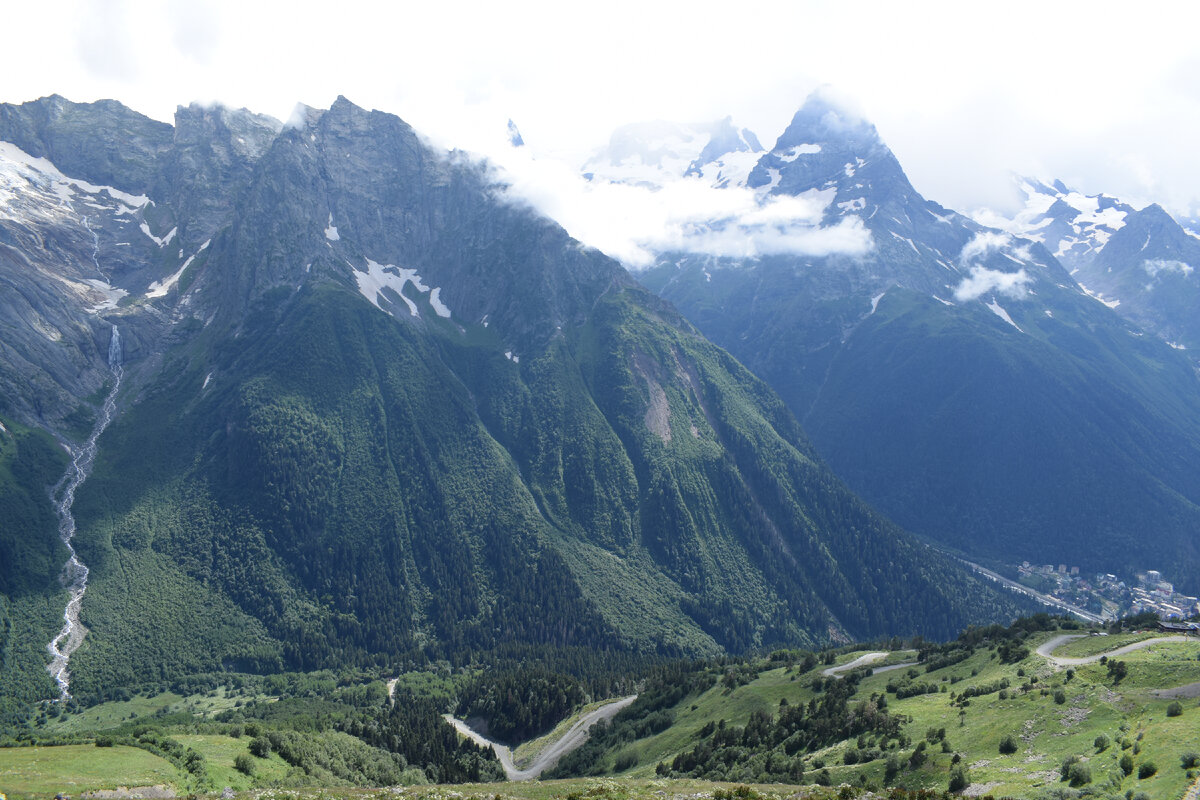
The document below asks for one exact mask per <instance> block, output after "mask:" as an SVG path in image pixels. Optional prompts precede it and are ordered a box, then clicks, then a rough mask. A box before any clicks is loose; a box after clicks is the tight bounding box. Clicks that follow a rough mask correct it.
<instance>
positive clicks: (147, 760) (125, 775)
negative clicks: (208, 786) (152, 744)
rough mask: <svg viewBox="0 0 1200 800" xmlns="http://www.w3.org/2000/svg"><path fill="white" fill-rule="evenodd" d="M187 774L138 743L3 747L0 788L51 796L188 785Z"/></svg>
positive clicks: (14, 797) (16, 795)
mask: <svg viewBox="0 0 1200 800" xmlns="http://www.w3.org/2000/svg"><path fill="white" fill-rule="evenodd" d="M185 783H186V781H185V779H184V776H183V775H182V774H181V773H180V772H179V770H177V769H176V768H175V767H174V766H173V765H172V764H171V762H169V761H167V760H166V759H164V758H159V757H158V756H156V755H153V754H151V753H147V752H146V751H145V750H139V749H137V748H136V747H120V746H118V747H95V746H93V745H64V746H61V747H5V748H0V791H3V792H4V793H5V794H7V795H8V799H9V800H23V799H24V798H35V797H36V798H39V800H40V798H47V797H53V796H54V795H55V794H56V793H58V792H62V793H63V794H68V795H77V794H79V792H82V791H85V790H88V789H115V788H117V787H118V786H156V785H159V784H166V785H170V786H182V785H184V784H185Z"/></svg>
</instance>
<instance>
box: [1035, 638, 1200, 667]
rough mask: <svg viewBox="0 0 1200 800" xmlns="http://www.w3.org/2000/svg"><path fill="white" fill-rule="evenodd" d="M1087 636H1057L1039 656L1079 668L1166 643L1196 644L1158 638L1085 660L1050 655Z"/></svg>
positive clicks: (1046, 645) (1183, 639) (1061, 664)
mask: <svg viewBox="0 0 1200 800" xmlns="http://www.w3.org/2000/svg"><path fill="white" fill-rule="evenodd" d="M1086 636H1087V634H1086V633H1067V634H1063V635H1061V636H1055V637H1054V638H1053V639H1051V640H1050V641H1048V642H1046V643H1045V644H1043V645H1042V646H1041V647H1039V648H1038V649H1037V654H1038V655H1039V656H1041V657H1042V658H1044V659H1046V660H1047V661H1049V662H1050V663H1051V664H1053V665H1054V666H1056V667H1078V666H1080V665H1082V664H1093V663H1095V662H1097V661H1099V660H1100V659H1102V658H1105V657H1110V656H1120V655H1124V654H1125V653H1132V652H1133V651H1134V650H1141V649H1143V648H1146V647H1150V646H1151V645H1155V644H1163V643H1165V642H1194V641H1196V640H1195V639H1193V638H1191V637H1188V636H1156V637H1154V638H1153V639H1143V640H1142V641H1140V642H1134V643H1133V644H1127V645H1125V646H1124V647H1115V648H1113V649H1112V650H1108V651H1106V652H1104V653H1096V654H1095V655H1094V656H1084V657H1083V658H1067V657H1063V656H1052V655H1050V654H1051V653H1053V652H1054V651H1055V650H1057V649H1058V648H1059V647H1062V646H1063V645H1064V644H1066V643H1067V642H1069V641H1071V640H1072V639H1083V638H1085V637H1086Z"/></svg>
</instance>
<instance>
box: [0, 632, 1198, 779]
mask: <svg viewBox="0 0 1200 800" xmlns="http://www.w3.org/2000/svg"><path fill="white" fill-rule="evenodd" d="M1054 635H1056V632H1045V633H1037V634H1033V635H1031V636H1030V637H1029V638H1028V639H1027V640H1026V641H1025V642H1024V646H1025V647H1026V648H1028V651H1029V653H1028V655H1026V656H1025V657H1024V658H1023V659H1021V660H1020V661H1018V662H1016V663H1012V664H1003V663H1001V659H1000V658H999V655H1000V653H999V651H998V650H996V649H989V648H988V647H986V646H983V647H979V648H977V649H976V650H975V652H974V653H973V654H972V655H970V656H969V657H968V658H966V659H965V660H963V661H960V662H958V663H955V664H952V665H950V666H945V667H942V668H940V669H936V670H933V671H928V672H927V671H926V667H925V666H924V665H919V666H913V667H909V668H907V669H902V670H896V671H891V672H886V673H881V674H879V675H870V676H867V677H865V678H863V679H862V680H861V682H860V683H859V685H858V690H857V695H856V698H855V700H860V699H867V698H869V697H870V696H871V695H872V694H886V696H887V698H888V711H889V713H891V714H893V715H903V720H904V725H903V732H904V733H905V734H906V735H907V737H908V738H907V741H906V742H901V743H899V744H897V743H896V742H895V741H894V740H893V741H891V743H890V746H891V748H892V749H891V750H886V751H885V752H884V753H883V756H882V757H880V758H877V759H875V760H874V761H871V762H869V763H865V764H864V763H858V764H851V765H846V764H845V763H844V755H845V753H846V751H847V750H848V749H849V748H850V747H853V746H854V743H853V742H840V743H837V744H834V745H832V746H830V747H828V748H826V749H825V750H822V751H820V752H816V753H812V754H810V755H809V756H806V764H805V771H806V775H809V776H812V777H815V773H816V772H817V771H821V770H823V771H825V772H827V773H828V776H829V779H830V781H831V783H832V785H833V786H834V787H836V786H838V784H841V783H846V784H850V785H851V786H860V785H862V784H864V783H865V784H868V785H872V786H882V785H884V782H885V781H884V777H885V776H884V773H885V766H886V763H885V762H886V760H887V758H888V756H896V757H898V758H900V759H901V760H902V761H903V762H904V765H905V766H904V767H903V768H902V769H901V771H900V772H899V773H898V774H896V776H895V778H894V779H893V781H892V784H893V785H897V786H900V787H902V788H905V789H908V790H910V791H913V790H919V789H931V790H935V791H939V792H940V791H944V790H945V788H946V785H947V776H948V774H949V772H950V769H951V766H952V763H958V762H961V763H962V764H963V765H965V766H966V767H967V768H968V769H969V775H970V780H971V783H972V786H971V792H972V793H974V794H991V795H994V796H996V797H1004V796H1009V797H1041V796H1046V797H1049V796H1050V795H1051V794H1055V793H1060V792H1061V790H1065V789H1067V784H1066V783H1065V782H1064V781H1062V780H1061V775H1060V772H1059V769H1060V766H1061V765H1062V763H1063V761H1064V759H1067V758H1070V757H1075V758H1079V759H1080V760H1081V761H1082V762H1083V763H1084V764H1086V766H1087V767H1088V769H1089V770H1090V777H1091V780H1090V782H1089V783H1087V784H1086V785H1085V786H1083V787H1082V788H1083V789H1085V790H1087V791H1089V792H1091V793H1093V794H1096V795H1098V796H1101V797H1109V798H1121V797H1125V796H1127V795H1128V796H1129V797H1132V796H1133V795H1136V794H1138V793H1142V792H1145V793H1146V794H1147V795H1148V796H1149V797H1150V798H1151V799H1152V800H1177V799H1178V798H1180V797H1182V796H1183V794H1184V791H1185V790H1186V788H1187V787H1188V785H1189V784H1190V783H1191V779H1190V778H1189V777H1188V773H1187V771H1186V770H1185V769H1184V768H1182V767H1181V760H1180V756H1181V755H1183V754H1184V753H1189V752H1200V703H1197V700H1196V699H1183V700H1182V701H1180V705H1179V710H1180V713H1178V714H1177V715H1175V716H1169V715H1168V708H1170V707H1171V704H1172V702H1173V701H1172V700H1171V699H1170V698H1165V697H1160V696H1158V695H1157V694H1156V692H1157V691H1158V690H1164V689H1171V688H1174V687H1179V686H1184V685H1189V684H1193V683H1197V682H1200V641H1183V640H1181V641H1178V642H1171V643H1163V644H1155V645H1151V646H1149V647H1146V648H1144V649H1141V650H1136V651H1133V652H1131V653H1127V654H1124V655H1122V656H1119V657H1117V658H1118V660H1120V661H1121V662H1124V664H1125V666H1126V675H1125V677H1124V678H1123V679H1122V680H1120V681H1115V680H1114V676H1113V675H1112V674H1110V671H1109V664H1101V663H1099V662H1096V663H1092V664H1087V665H1083V666H1079V667H1075V668H1074V669H1073V670H1071V671H1068V670H1066V669H1061V668H1055V667H1054V666H1053V665H1052V664H1050V663H1049V662H1048V661H1047V660H1046V659H1045V658H1043V657H1041V656H1039V655H1037V654H1036V652H1034V651H1035V649H1036V647H1037V646H1038V645H1039V644H1041V643H1043V642H1045V641H1047V640H1048V639H1049V638H1050V637H1052V636H1054ZM1144 638H1147V636H1146V635H1138V634H1134V635H1125V636H1109V637H1088V638H1085V639H1079V640H1075V641H1073V642H1071V643H1070V645H1069V647H1070V648H1071V649H1070V650H1068V649H1067V646H1064V647H1063V648H1060V649H1059V650H1057V651H1056V652H1055V655H1060V654H1062V655H1067V654H1069V655H1072V656H1075V657H1080V656H1084V655H1096V654H1098V653H1101V652H1106V651H1108V650H1111V649H1115V648H1117V647H1120V646H1123V645H1126V644H1129V643H1131V642H1133V641H1138V640H1140V639H1144ZM864 652H868V651H867V650H866V649H864V650H862V651H859V652H851V653H845V654H842V655H840V656H839V657H838V659H837V663H840V664H845V663H849V662H851V661H853V660H854V659H856V658H857V657H858V656H860V655H861V654H862V653H864ZM914 657H915V653H914V652H913V651H897V652H894V653H890V654H889V655H888V657H887V658H886V659H882V660H880V661H879V662H877V664H876V665H883V664H888V663H900V662H904V661H909V660H911V659H913V658H914ZM827 667H828V665H825V664H819V665H817V666H816V667H814V668H813V669H811V670H809V671H807V672H805V671H802V667H799V666H788V665H786V664H781V663H779V662H770V661H760V662H757V667H755V668H753V669H750V670H749V671H748V673H747V678H746V679H747V680H748V682H747V683H744V684H742V685H738V686H736V687H735V688H729V687H728V686H726V683H725V681H722V680H717V681H716V682H715V683H714V684H713V685H712V686H711V687H710V688H708V689H706V690H704V691H700V692H699V693H697V694H693V695H690V696H687V697H685V698H684V699H683V700H681V701H680V702H679V703H678V704H677V705H676V706H675V707H674V708H672V709H671V716H672V720H673V722H672V724H671V725H670V727H668V728H666V729H665V730H661V731H659V732H658V733H654V734H651V735H649V736H646V737H645V738H641V739H637V740H635V741H632V742H627V743H626V744H623V745H620V746H619V748H618V750H617V751H615V752H613V753H612V756H613V758H612V759H611V760H610V762H609V763H615V762H617V761H620V762H621V763H623V764H632V766H629V767H628V768H626V769H625V771H624V772H623V773H622V774H620V775H619V776H616V777H615V778H608V779H602V780H598V781H582V780H577V781H547V782H533V783H530V784H495V785H488V786H486V787H484V786H455V787H448V786H442V787H411V788H407V789H403V790H402V789H390V790H387V796H388V797H391V798H398V797H408V798H413V800H423V799H424V798H429V800H469V799H470V798H473V797H474V798H478V800H484V799H485V798H486V799H487V800H493V796H494V795H499V796H500V798H501V800H509V799H511V800H568V798H569V800H634V799H635V798H641V797H647V798H655V799H656V800H661V799H662V798H672V797H684V796H689V797H692V796H694V798H695V800H703V798H705V797H708V796H711V793H712V792H713V791H716V790H717V789H719V788H721V785H718V784H711V783H705V782H702V781H690V780H670V781H663V780H659V779H657V777H656V774H655V768H656V766H657V765H658V763H659V762H668V763H669V762H670V761H671V760H672V759H673V758H674V756H675V755H676V754H678V753H680V752H683V751H686V750H690V749H691V748H692V747H694V745H695V744H696V742H697V739H698V735H699V731H700V730H701V728H703V727H704V726H705V725H706V724H707V723H710V722H718V721H720V720H724V721H725V722H726V724H727V725H732V726H739V725H744V724H745V723H746V722H747V720H748V719H749V718H750V716H751V715H752V714H753V713H754V712H756V711H767V712H770V713H772V714H774V713H776V712H777V711H778V709H779V706H780V703H781V701H786V702H787V703H788V704H789V705H793V706H794V705H798V704H805V703H807V702H808V701H809V700H810V699H812V698H813V697H815V696H816V693H815V692H814V689H813V684H814V681H815V680H817V679H821V680H828V679H823V678H821V671H822V670H824V669H826V668H827ZM755 670H757V671H755ZM907 680H918V681H920V682H922V683H934V684H936V685H937V686H938V687H939V689H940V691H938V692H935V693H932V694H923V695H917V696H913V697H908V698H904V699H897V698H896V696H895V695H894V694H888V693H887V686H888V684H889V682H903V681H907ZM1001 680H1006V681H1007V682H1008V686H1007V688H1006V690H1005V691H1004V692H1003V696H1001V693H1000V692H991V693H988V694H983V695H979V696H971V697H966V698H965V697H963V696H962V695H963V694H964V693H965V694H966V695H971V694H972V693H973V692H972V691H971V690H972V689H973V688H974V687H983V686H990V685H993V684H996V683H997V682H999V681H1001ZM443 688H444V687H443ZM238 699H239V698H234V697H229V696H227V695H226V694H225V692H224V691H221V690H218V691H214V692H209V693H207V694H204V695H196V696H193V697H188V698H184V697H179V696H178V695H173V694H169V693H166V694H160V695H156V696H154V697H135V698H133V699H131V700H129V701H122V702H111V703H105V704H102V705H100V706H96V707H94V708H91V709H87V710H86V711H84V712H82V713H80V714H77V715H74V716H71V717H67V718H65V719H62V720H54V721H52V722H51V723H50V726H52V727H57V729H60V730H62V731H63V732H77V731H86V730H88V729H101V728H104V727H111V726H113V725H117V724H120V723H123V722H128V721H129V720H130V719H137V718H142V717H147V718H153V717H155V716H157V715H160V714H163V713H173V712H179V711H187V712H189V713H191V714H192V715H194V716H196V717H199V718H211V715H212V714H214V713H215V712H217V711H220V710H222V709H225V708H230V707H233V706H234V705H235V704H236V702H237V701H238ZM593 707H594V706H587V707H585V708H581V709H579V710H578V711H577V712H576V713H575V714H574V715H572V716H571V717H570V718H569V719H566V720H563V721H562V722H561V723H560V724H559V726H558V727H557V728H556V729H555V731H553V732H552V733H550V734H548V735H547V736H545V737H541V738H540V739H538V740H534V741H532V742H527V743H525V744H523V745H521V746H520V747H518V748H516V753H515V755H516V758H517V760H518V761H519V762H525V761H528V760H530V759H532V758H534V757H535V756H536V754H537V753H538V752H540V751H541V750H542V749H543V748H544V747H545V745H546V744H547V743H548V742H550V741H554V740H555V739H557V738H558V737H559V736H560V735H561V734H562V733H563V732H564V731H565V730H566V729H567V728H568V727H570V725H571V724H573V723H574V721H575V720H577V719H578V718H579V716H580V715H582V714H584V713H587V712H588V711H590V710H591V709H592V708H593ZM931 729H932V730H934V731H937V730H938V729H945V732H946V733H945V740H946V743H947V744H946V746H945V750H944V751H943V748H942V746H941V742H940V741H937V740H933V746H929V747H927V748H926V752H927V754H928V760H927V761H926V762H925V763H924V764H923V765H921V766H920V767H918V768H915V769H913V768H910V767H908V766H907V763H908V762H907V756H908V753H909V751H911V750H912V748H913V745H915V744H916V743H917V742H919V741H921V740H922V739H924V738H926V733H927V732H928V731H930V730H931ZM170 735H171V736H172V737H173V738H174V739H176V740H177V741H179V742H180V743H181V744H183V745H185V746H186V747H189V748H191V749H193V750H195V751H197V752H199V753H201V754H202V755H203V756H204V759H205V763H206V768H207V775H208V786H209V787H216V791H219V790H220V788H222V787H225V786H229V787H232V788H233V789H234V790H235V791H238V792H248V791H251V790H252V789H253V791H254V792H256V794H255V797H258V798H259V800H272V797H275V796H276V795H278V797H279V798H280V799H281V800H282V798H283V796H284V795H282V794H279V790H272V789H267V790H263V789H254V788H253V787H267V786H272V785H274V786H288V785H294V784H295V783H296V782H297V780H300V781H303V779H304V778H303V776H301V775H298V774H296V771H295V770H294V768H291V767H289V766H288V764H286V763H285V762H283V761H282V760H281V759H280V758H279V756H278V755H276V754H272V755H271V757H270V758H268V759H255V760H254V761H253V764H254V773H255V774H254V776H253V778H250V777H247V776H245V775H243V774H241V773H239V772H237V771H236V770H235V769H234V767H233V764H234V759H235V758H237V757H238V756H239V755H241V754H243V753H246V752H247V751H248V745H249V737H247V736H242V737H238V738H235V737H233V736H230V735H225V734H219V733H218V734H211V733H205V734H200V733H195V732H188V731H187V730H186V729H180V730H179V731H177V732H174V733H171V734H170ZM1009 736H1011V737H1014V739H1015V740H1016V743H1017V745H1018V747H1017V751H1016V752H1015V753H1011V754H1001V753H1000V750H999V747H1000V742H1001V740H1002V739H1004V738H1005V737H1009ZM1097 741H1099V742H1100V744H1101V745H1102V746H1097ZM1124 755H1128V756H1130V758H1131V759H1132V761H1133V764H1134V769H1133V774H1131V775H1126V774H1125V773H1124V771H1123V770H1122V769H1121V767H1120V760H1121V757H1122V756H1124ZM955 759H957V760H958V762H955V761H954V760H955ZM1147 762H1152V763H1153V764H1154V765H1156V767H1157V770H1156V771H1155V772H1154V774H1153V775H1152V776H1148V777H1146V778H1139V777H1138V767H1140V766H1142V765H1144V764H1146V763H1147ZM188 780H189V777H188V776H187V775H184V774H182V773H180V772H179V770H177V769H176V768H175V767H173V766H172V765H171V764H170V763H168V762H167V761H165V760H163V759H161V758H159V757H157V756H154V755H151V754H149V753H147V752H144V751H141V750H136V749H132V748H126V747H112V748H95V747H93V746H90V745H72V746H62V747H40V748H10V749H0V789H2V790H3V791H4V792H6V793H7V795H8V797H9V799H10V800H15V798H22V797H33V796H45V795H47V794H49V795H52V794H53V793H55V792H60V791H62V792H65V793H68V794H78V792H80V791H81V790H84V789H90V788H113V787H115V786H117V785H124V786H133V785H152V784H159V783H166V784H172V785H175V786H176V787H179V789H180V790H181V791H191V790H192V789H193V788H194V787H192V786H190V785H189V784H188ZM290 791H291V790H289V792H290ZM324 791H325V794H324V795H323V796H324V797H326V798H331V799H336V798H342V797H345V798H352V797H374V796H375V794H373V793H372V792H370V791H368V790H354V789H326V790H324ZM264 792H265V793H264ZM794 792H795V789H794V787H785V786H772V787H769V788H767V789H763V790H761V794H762V795H763V796H765V797H767V798H772V797H784V796H792V794H793V793H794ZM834 794H835V790H822V789H819V788H817V787H810V788H809V789H806V790H805V794H804V795H803V796H807V795H813V796H818V797H824V796H830V797H832V796H833V795H834ZM287 796H288V797H295V798H297V799H298V800H303V798H304V797H306V795H304V793H303V791H301V793H300V794H294V793H293V794H288V795H287ZM316 796H317V795H314V797H316ZM1065 796H1066V795H1064V797H1065ZM747 800H753V799H752V798H747Z"/></svg>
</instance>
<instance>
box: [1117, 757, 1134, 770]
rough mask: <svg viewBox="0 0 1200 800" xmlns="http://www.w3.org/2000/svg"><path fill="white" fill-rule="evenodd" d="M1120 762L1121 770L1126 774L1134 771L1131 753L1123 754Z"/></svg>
mask: <svg viewBox="0 0 1200 800" xmlns="http://www.w3.org/2000/svg"><path fill="white" fill-rule="evenodd" d="M1120 764H1121V772H1124V773H1125V774H1126V775H1130V774H1132V773H1133V756H1131V755H1129V753H1126V754H1125V755H1123V756H1121V761H1120Z"/></svg>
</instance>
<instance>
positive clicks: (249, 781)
mask: <svg viewBox="0 0 1200 800" xmlns="http://www.w3.org/2000/svg"><path fill="white" fill-rule="evenodd" d="M172 738H173V739H175V740H176V741H178V742H179V743H180V744H184V745H186V746H188V747H190V748H192V749H193V750H195V751H197V752H199V753H200V754H201V755H203V756H204V760H205V761H206V762H207V766H208V777H209V780H210V781H211V782H212V785H213V786H218V787H224V786H229V787H231V788H233V789H235V790H242V789H249V788H250V787H252V786H270V785H271V784H272V783H275V782H282V781H284V780H285V779H286V778H287V775H288V771H289V770H290V769H291V767H289V766H288V764H287V762H285V761H284V760H283V759H282V758H280V757H279V756H278V755H277V754H275V753H271V755H270V756H269V757H268V758H255V759H254V761H253V763H254V775H253V777H248V776H246V775H243V774H242V773H240V772H238V771H237V770H236V769H234V767H233V760H234V759H235V758H237V757H238V756H239V755H241V754H242V753H247V754H249V752H250V751H249V746H250V737H248V736H242V737H239V738H237V739H235V738H233V737H232V736H207V735H200V734H175V735H174V736H172Z"/></svg>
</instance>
